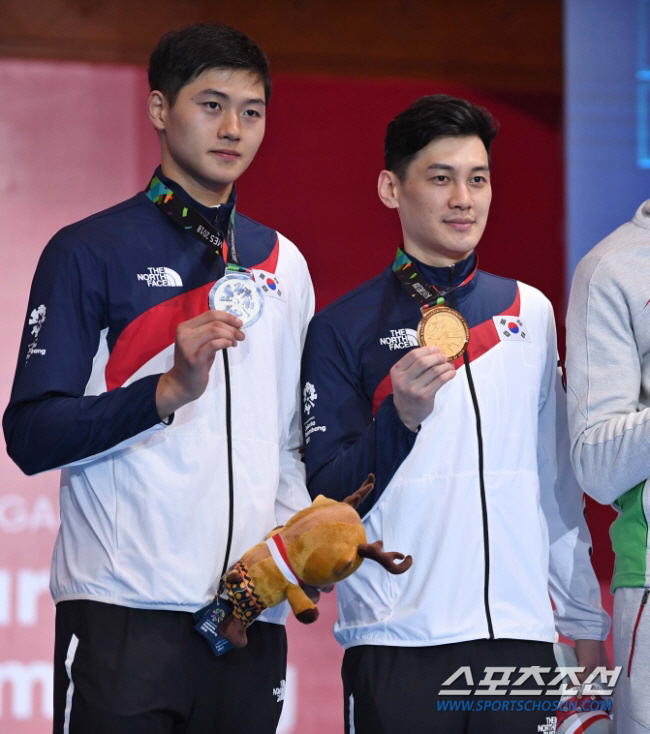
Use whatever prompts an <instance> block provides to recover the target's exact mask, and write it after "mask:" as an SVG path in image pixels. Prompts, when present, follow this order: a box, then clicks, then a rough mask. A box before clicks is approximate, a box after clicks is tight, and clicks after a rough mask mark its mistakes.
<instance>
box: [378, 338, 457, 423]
mask: <svg viewBox="0 0 650 734" xmlns="http://www.w3.org/2000/svg"><path fill="white" fill-rule="evenodd" d="M455 376H456V370H455V369H454V366H453V365H452V364H451V362H448V361H447V358H446V357H445V355H444V354H443V353H442V352H441V351H440V349H439V348H438V347H418V348H417V349H411V351H410V352H408V354H405V355H404V356H403V357H402V359H400V360H399V362H396V363H395V364H394V365H393V368H392V369H391V371H390V379H391V381H392V383H393V403H394V404H395V409H396V410H397V414H398V415H399V417H400V418H401V420H402V423H404V425H405V426H406V427H407V428H409V429H410V430H411V431H417V429H418V426H419V425H420V424H421V423H422V421H423V420H424V419H425V418H427V416H429V415H430V414H431V412H432V411H433V402H434V398H435V396H436V393H437V392H438V390H440V388H441V387H442V386H443V385H444V384H445V383H447V382H449V380H451V379H452V378H453V377H455Z"/></svg>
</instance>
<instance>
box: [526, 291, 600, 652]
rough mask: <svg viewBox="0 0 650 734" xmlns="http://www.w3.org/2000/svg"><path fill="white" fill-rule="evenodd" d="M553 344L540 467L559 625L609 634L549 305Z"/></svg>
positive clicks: (590, 634) (572, 631) (573, 632)
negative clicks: (570, 436) (575, 467)
mask: <svg viewBox="0 0 650 734" xmlns="http://www.w3.org/2000/svg"><path fill="white" fill-rule="evenodd" d="M549 311H550V314H549V325H548V346H547V356H546V366H545V373H544V385H543V390H542V392H541V395H540V410H539V439H538V467H539V477H540V495H541V504H542V510H543V512H544V515H545V518H546V522H547V526H548V535H549V592H550V594H551V598H552V599H553V603H554V604H555V610H556V611H555V619H556V626H557V629H558V631H559V632H560V633H561V634H562V635H564V636H565V637H568V638H569V639H572V640H577V639H588V640H604V639H605V638H606V637H607V634H608V633H609V627H610V619H609V616H608V615H607V613H606V612H605V611H604V610H603V608H602V604H601V595H600V585H599V583H598V579H597V578H596V574H595V573H594V569H593V566H592V565H591V537H590V535H589V529H588V527H587V523H586V520H585V516H584V505H583V494H582V490H581V489H580V487H579V485H578V483H577V481H576V478H575V474H574V473H573V469H572V467H571V462H570V457H569V440H568V425H567V415H566V394H565V392H564V389H563V387H562V375H561V371H560V369H559V362H558V359H557V347H556V338H555V322H554V320H553V314H552V310H551V309H550V305H549Z"/></svg>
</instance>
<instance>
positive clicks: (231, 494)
mask: <svg viewBox="0 0 650 734" xmlns="http://www.w3.org/2000/svg"><path fill="white" fill-rule="evenodd" d="M219 209H221V205H219V208H218V209H217V216H216V217H215V219H214V224H215V227H216V225H217V220H218V218H219V214H218V212H219ZM217 268H218V270H219V277H220V278H221V277H222V276H223V272H222V271H221V267H220V264H219V259H218V258H217ZM221 351H222V352H223V372H224V376H225V387H226V446H227V454H228V539H227V541H226V553H225V555H224V558H223V570H222V571H221V577H220V579H219V590H221V584H222V583H223V577H224V576H225V575H226V571H227V570H228V559H229V558H230V549H231V547H232V535H233V525H234V514H235V478H234V472H233V465H232V399H231V392H230V363H229V362H228V350H227V349H222V350H221Z"/></svg>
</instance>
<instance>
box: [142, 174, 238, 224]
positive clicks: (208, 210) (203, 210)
mask: <svg viewBox="0 0 650 734" xmlns="http://www.w3.org/2000/svg"><path fill="white" fill-rule="evenodd" d="M155 175H156V176H157V177H158V178H159V179H160V180H161V181H162V182H163V183H164V184H165V186H167V188H169V189H171V190H172V191H173V192H174V193H175V194H178V196H180V198H181V199H183V201H185V202H187V203H188V204H189V205H190V206H191V207H192V208H193V209H196V211H197V212H198V213H199V214H200V215H201V216H202V217H204V218H205V219H207V220H208V222H210V224H212V225H213V226H214V227H216V228H217V229H218V230H220V231H221V232H223V234H226V233H227V230H228V222H229V220H230V214H231V212H232V210H233V207H234V206H235V202H236V201H237V192H236V191H235V186H234V185H233V187H232V191H231V192H230V196H229V197H228V201H227V202H226V203H225V204H219V206H216V207H211V206H206V205H205V204H200V203H199V202H198V201H197V200H196V199H193V198H192V197H191V196H190V195H189V194H188V193H187V191H185V189H184V188H183V187H182V186H181V185H180V184H179V183H176V181H174V180H173V179H171V178H168V177H167V176H165V175H164V174H163V172H162V169H161V167H160V166H158V168H156V174H155Z"/></svg>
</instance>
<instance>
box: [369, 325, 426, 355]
mask: <svg viewBox="0 0 650 734" xmlns="http://www.w3.org/2000/svg"><path fill="white" fill-rule="evenodd" d="M379 344H380V345H381V346H382V347H388V348H389V349H390V350H391V352H392V351H393V349H410V348H411V347H417V346H419V342H418V335H417V332H416V331H415V329H391V330H390V336H382V337H380V339H379Z"/></svg>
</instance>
